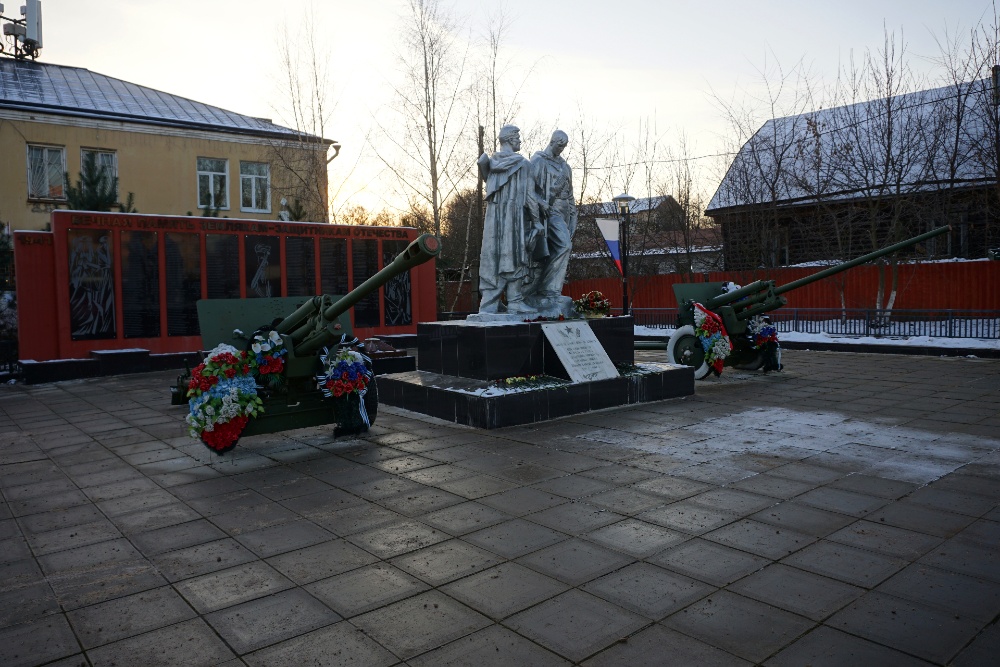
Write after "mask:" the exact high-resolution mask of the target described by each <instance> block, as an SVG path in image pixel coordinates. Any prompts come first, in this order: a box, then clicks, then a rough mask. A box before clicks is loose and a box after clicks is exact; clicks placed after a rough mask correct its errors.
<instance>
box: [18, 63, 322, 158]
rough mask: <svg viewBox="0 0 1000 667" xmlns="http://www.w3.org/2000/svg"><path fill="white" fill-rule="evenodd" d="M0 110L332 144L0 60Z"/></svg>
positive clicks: (62, 70) (181, 101) (117, 84)
mask: <svg viewBox="0 0 1000 667" xmlns="http://www.w3.org/2000/svg"><path fill="white" fill-rule="evenodd" d="M0 108H7V109H22V110H28V111H36V112H43V113H50V114H56V115H61V116H77V117H89V118H100V119H105V120H114V121H122V122H128V123H142V124H152V125H161V126H169V127H180V128H188V129H197V130H206V131H210V132H229V133H235V134H246V135H252V136H257V137H271V138H277V139H298V140H303V139H304V140H307V141H313V142H319V141H322V142H324V143H327V144H330V143H334V142H332V141H330V140H329V139H322V138H321V137H316V136H314V135H311V134H305V133H300V132H297V131H295V130H292V129H290V128H287V127H282V126H281V125H275V124H274V123H272V122H270V121H268V120H264V119H260V118H254V117H253V116H244V115H243V114H238V113H235V112H233V111H227V110H225V109H220V108H219V107H213V106H210V105H208V104H202V103H201V102H195V101H194V100H189V99H187V98H184V97H179V96H177V95H171V94H169V93H163V92H160V91H158V90H154V89H152V88H146V87H145V86H139V85H136V84H134V83H129V82H128V81H122V80H121V79H115V78H112V77H110V76H105V75H103V74H97V73H96V72H91V71H90V70H87V69H83V68H82V67H67V66H64V65H52V64H49V63H39V62H34V61H28V60H14V59H13V58H0Z"/></svg>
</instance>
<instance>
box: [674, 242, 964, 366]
mask: <svg viewBox="0 0 1000 667" xmlns="http://www.w3.org/2000/svg"><path fill="white" fill-rule="evenodd" d="M949 229H951V228H950V227H948V226H944V227H938V228H937V229H934V230H931V231H929V232H926V233H924V234H921V235H919V236H915V237H913V238H911V239H908V240H906V241H902V242H900V243H896V244H894V245H891V246H888V247H886V248H882V249H881V250H876V251H875V252H872V253H868V254H867V255H863V256H861V257H858V258H857V259H852V260H851V261H849V262H844V263H843V264H837V265H836V266H831V267H830V268H827V269H824V270H822V271H819V272H817V273H814V274H812V275H810V276H806V277H804V278H800V279H798V280H793V281H792V282H790V283H787V284H785V285H780V286H775V284H774V281H773V280H757V281H755V282H753V283H750V284H749V285H747V286H745V287H740V288H738V289H735V290H732V291H728V292H727V291H726V286H727V284H728V283H722V282H706V283H678V284H675V285H674V286H673V288H674V296H675V297H676V298H677V307H678V313H677V330H676V331H675V332H674V333H673V335H672V336H671V337H670V341H669V342H668V343H667V359H668V360H669V361H670V363H673V364H678V365H682V366H693V367H694V368H695V378H696V379H699V380H700V379H701V378H704V377H705V376H706V375H708V374H709V372H710V371H711V370H712V369H711V368H710V367H709V365H708V364H707V363H706V350H705V349H704V346H703V345H702V338H699V337H698V336H697V335H695V330H696V328H697V325H696V322H695V320H696V313H697V311H698V308H699V306H700V307H701V308H703V309H704V310H706V311H709V312H710V313H713V314H714V315H716V316H718V318H719V319H721V323H722V325H723V326H724V327H725V330H726V333H728V335H729V340H730V343H731V344H732V351H731V352H730V353H729V356H728V357H726V358H725V360H724V362H723V364H724V365H725V366H732V367H735V368H741V369H749V370H757V369H759V368H761V367H762V366H764V364H765V353H764V351H763V350H762V349H760V348H758V347H757V346H756V345H755V342H754V336H753V332H752V331H751V327H752V326H753V324H754V323H755V322H759V321H760V319H759V316H763V315H764V313H769V312H771V311H773V310H777V309H778V308H781V307H782V306H784V305H785V304H786V303H788V300H787V299H785V297H783V296H781V295H782V294H784V293H785V292H790V291H792V290H794V289H798V288H799V287H803V286H805V285H808V284H810V283H813V282H816V281H817V280H822V279H823V278H827V277H829V276H832V275H834V274H837V273H840V272H842V271H847V270H848V269H851V268H853V267H855V266H860V265H861V264H864V263H865V262H870V261H871V260H873V259H878V258H879V257H883V256H885V255H889V254H891V253H894V252H896V251H897V250H902V249H904V248H908V247H910V246H913V245H916V244H917V243H920V242H921V241H925V240H927V239H930V238H933V237H935V236H938V235H939V234H944V233H945V232H947V231H948V230H949ZM765 370H767V368H765Z"/></svg>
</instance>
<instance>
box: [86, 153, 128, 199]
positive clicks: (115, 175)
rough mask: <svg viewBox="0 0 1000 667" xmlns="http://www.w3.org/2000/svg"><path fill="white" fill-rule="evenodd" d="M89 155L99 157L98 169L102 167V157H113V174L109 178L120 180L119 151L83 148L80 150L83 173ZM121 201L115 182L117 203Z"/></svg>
mask: <svg viewBox="0 0 1000 667" xmlns="http://www.w3.org/2000/svg"><path fill="white" fill-rule="evenodd" d="M87 153H93V154H95V155H97V160H98V162H97V166H98V167H100V166H101V162H100V159H101V158H100V156H102V155H110V156H111V173H110V175H109V178H111V179H116V178H118V152H117V151H113V150H109V149H107V148H81V149H80V171H81V172H82V171H83V163H84V160H85V159H86V156H87ZM119 200H120V197H119V196H118V183H117V182H115V201H119Z"/></svg>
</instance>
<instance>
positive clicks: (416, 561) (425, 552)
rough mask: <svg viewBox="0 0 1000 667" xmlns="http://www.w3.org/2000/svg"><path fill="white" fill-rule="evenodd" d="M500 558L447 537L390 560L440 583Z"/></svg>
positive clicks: (432, 583)
mask: <svg viewBox="0 0 1000 667" xmlns="http://www.w3.org/2000/svg"><path fill="white" fill-rule="evenodd" d="M500 561H501V558H499V557H498V556H496V555H495V554H492V553H490V552H488V551H485V550H483V549H480V548H478V547H475V546H473V545H471V544H468V543H466V542H463V541H462V540H447V541H445V542H439V543H438V544H434V545H432V546H429V547H427V548H425V549H420V550H419V551H413V552H411V553H408V554H406V555H403V556H399V557H397V558H394V559H392V561H391V562H392V564H393V565H395V566H396V567H398V568H399V569H401V570H405V571H406V572H409V573H410V574H412V575H414V576H416V577H418V578H419V579H421V580H423V581H426V582H427V583H428V584H430V585H431V586H435V587H437V586H440V585H442V584H445V583H447V582H449V581H454V580H455V579H458V578H460V577H464V576H468V575H470V574H473V573H475V572H478V571H480V570H485V569H486V568H489V567H492V566H493V565H496V564H497V563H499V562H500Z"/></svg>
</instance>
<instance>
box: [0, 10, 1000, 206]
mask: <svg viewBox="0 0 1000 667" xmlns="http://www.w3.org/2000/svg"><path fill="white" fill-rule="evenodd" d="M0 1H2V2H3V4H5V5H6V11H5V12H4V13H5V15H7V16H12V15H14V14H16V12H17V9H16V8H17V6H19V5H20V4H21V3H20V0H0ZM501 4H502V5H503V6H504V7H505V8H506V13H507V15H508V16H509V18H510V19H511V22H512V23H511V28H510V31H509V33H508V35H507V41H506V43H505V50H506V56H507V57H509V58H511V59H512V61H513V70H512V71H513V72H514V73H515V75H516V74H517V73H518V72H522V73H523V72H526V71H527V70H528V69H529V68H532V67H533V70H532V72H531V74H530V76H529V77H528V79H527V83H526V85H525V88H524V90H523V93H522V95H523V102H522V113H521V114H520V115H521V116H522V117H521V118H517V119H516V122H518V124H520V125H521V126H522V127H526V125H530V126H538V127H540V128H544V133H545V134H547V132H548V131H549V130H550V129H552V128H554V127H555V126H557V125H560V126H563V127H567V126H569V125H570V124H572V122H573V121H575V120H576V119H577V118H578V108H583V109H585V112H586V114H587V116H588V117H590V118H591V119H592V120H593V122H594V123H595V124H596V125H599V126H601V127H602V128H610V129H611V130H612V131H619V132H623V133H635V132H636V126H637V123H638V120H639V119H649V118H655V119H656V125H657V129H658V131H659V132H661V133H664V134H665V135H668V136H676V135H677V134H678V133H680V132H682V131H683V132H684V133H685V134H686V135H687V136H688V139H689V141H690V143H691V144H692V145H691V146H690V148H691V151H692V153H693V154H695V155H707V154H712V153H716V152H718V151H720V150H721V147H722V141H721V135H724V134H725V132H726V125H725V123H724V122H723V120H722V118H721V116H720V113H719V110H718V103H717V98H720V97H721V98H724V99H730V98H732V97H733V96H734V95H736V94H738V93H737V91H741V90H746V89H753V87H754V85H755V84H756V83H757V82H758V80H759V74H758V71H759V70H761V69H763V68H764V67H765V62H772V63H773V62H774V61H775V60H776V61H777V62H780V63H781V64H782V65H783V66H784V67H785V68H791V67H793V66H794V65H795V64H796V63H797V62H799V61H802V62H804V63H806V65H807V67H808V69H809V70H810V71H811V72H812V74H813V75H814V76H815V77H816V78H817V79H818V80H820V81H832V80H833V79H834V78H835V77H836V73H837V70H838V67H840V66H841V65H842V64H843V63H845V62H846V61H847V60H848V59H849V58H850V57H851V54H852V53H853V54H855V55H860V54H863V53H864V51H865V50H866V49H871V50H875V49H878V48H879V47H881V45H882V43H883V30H884V29H888V30H889V31H892V32H895V33H896V34H897V35H902V37H903V40H904V41H905V43H906V45H907V50H908V52H909V54H910V56H911V57H910V64H911V66H912V67H913V68H914V69H916V70H917V71H918V72H930V71H931V69H932V64H931V59H932V58H933V57H934V56H935V55H936V54H937V53H938V47H937V44H936V42H935V36H937V37H941V36H943V35H944V34H945V32H946V31H952V32H954V31H955V30H965V31H967V30H968V29H969V28H971V27H973V26H974V25H976V24H977V23H979V22H980V21H983V22H985V23H988V24H991V23H992V12H993V8H992V3H990V2H984V1H983V0H978V1H974V0H949V1H947V2H944V1H942V0H838V1H837V2H822V3H820V2H803V1H802V0H794V1H793V0H773V1H767V0H764V1H760V2H746V1H745V0H743V1H734V0H715V1H714V2H692V1H676V0H675V1H668V0H645V1H644V0H611V1H609V0H600V1H598V0H572V1H570V0H506V1H505V2H503V3H500V2H492V1H487V0H464V1H462V2H451V3H449V2H447V0H444V1H443V6H444V7H450V8H451V11H452V13H453V14H455V15H456V16H458V17H460V18H462V19H463V25H464V29H463V34H464V35H467V36H469V37H470V38H471V39H473V40H474V39H476V38H477V37H478V36H480V35H482V34H483V32H484V23H485V17H486V16H487V15H490V14H491V13H495V11H496V9H497V7H499V6H501ZM309 5H310V2H309V1H308V0H284V1H283V2H270V1H266V0H202V1H201V2H183V1H177V0H174V1H172V2H167V1H165V0H99V1H98V2H82V1H81V0H42V8H43V16H44V48H43V50H42V55H41V60H43V61H45V62H50V63H57V64H62V65H73V66H77V67H85V68H87V69H90V70H93V71H95V72H100V73H102V74H107V75H109V76H114V77H118V78H121V79H125V80H127V81H131V82H134V83H137V84H141V85H144V86H149V87H152V88H156V89H159V90H163V91H165V92H168V93H172V94H176V95H181V96H184V97H189V98H192V99H195V100H198V101H201V102H205V103H208V104H214V105H217V106H221V107H223V108H227V109H230V110H233V111H237V112H239V113H244V114H247V115H251V116H261V117H268V118H273V119H274V120H275V121H276V122H282V119H281V115H280V113H279V111H278V110H279V109H280V108H281V102H280V89H279V87H278V84H277V81H276V79H277V77H278V75H279V68H278V67H277V66H276V64H275V57H276V54H277V51H278V49H277V41H278V35H279V33H280V29H281V26H282V25H287V26H289V29H290V31H291V33H292V34H295V32H296V30H297V27H298V26H300V25H301V22H302V20H303V17H304V16H305V14H306V10H307V9H308V7H309ZM313 7H314V12H315V16H316V23H317V26H318V28H319V34H320V35H322V37H323V43H324V47H325V48H328V50H329V53H330V55H331V56H332V61H331V64H330V78H331V81H332V84H333V90H334V94H335V98H336V101H337V106H336V109H335V111H334V114H333V127H332V128H331V129H329V130H328V131H327V136H328V138H330V139H335V140H337V141H339V142H340V143H342V144H343V146H344V149H343V152H342V154H341V157H340V158H338V160H336V161H335V162H334V167H335V169H334V172H333V174H332V180H334V181H335V180H336V179H337V176H338V172H337V169H340V170H341V171H342V172H343V173H342V174H341V175H342V176H343V175H346V172H347V171H349V170H350V168H351V166H352V165H353V164H354V163H355V162H356V161H357V160H359V159H360V160H361V163H360V164H361V166H360V167H359V168H358V169H356V170H355V171H354V173H353V176H352V179H351V182H350V183H349V185H348V187H347V188H345V189H343V190H342V191H341V193H340V201H338V202H337V204H338V205H341V206H342V205H344V204H345V203H351V202H354V203H360V204H363V205H365V206H366V207H369V208H374V209H378V208H381V207H382V206H383V205H385V204H386V203H387V202H388V203H392V196H391V194H389V189H388V188H387V186H386V184H385V183H384V182H383V181H382V180H380V179H379V178H378V177H377V171H378V170H377V167H376V164H375V161H374V160H372V159H371V156H370V155H368V154H367V153H368V151H366V149H365V135H366V133H367V132H368V130H369V128H370V127H371V124H372V123H371V119H372V116H373V114H378V113H380V109H382V108H383V107H384V106H385V105H388V104H391V100H392V98H391V95H390V93H389V91H388V86H387V85H386V81H387V80H390V79H392V78H393V77H395V76H396V60H395V57H394V52H395V46H394V35H396V34H397V32H398V29H399V25H400V22H401V21H402V20H404V18H405V16H406V0H351V1H348V0H326V1H325V2H316V3H314V5H313ZM769 54H770V55H769ZM931 83H932V84H933V83H936V82H934V81H931ZM543 143H544V142H543ZM543 147H544V145H526V146H524V148H523V149H522V152H523V153H526V154H528V155H530V154H531V153H532V152H534V151H535V150H539V149H541V148H543ZM572 148H573V147H572V145H571V146H570V147H569V148H568V149H567V151H566V153H565V156H566V157H567V158H568V160H569V161H570V163H571V164H572V162H573V153H572ZM707 194H709V195H711V192H708V193H707ZM348 200H349V201H348Z"/></svg>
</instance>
